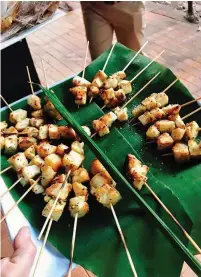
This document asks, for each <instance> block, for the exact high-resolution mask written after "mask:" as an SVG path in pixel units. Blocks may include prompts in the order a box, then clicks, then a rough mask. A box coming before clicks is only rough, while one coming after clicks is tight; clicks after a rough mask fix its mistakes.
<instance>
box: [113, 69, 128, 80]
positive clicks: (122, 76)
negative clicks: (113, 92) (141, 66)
mask: <svg viewBox="0 0 201 277" xmlns="http://www.w3.org/2000/svg"><path fill="white" fill-rule="evenodd" d="M111 77H114V78H116V79H117V81H118V82H120V81H121V80H123V79H125V78H126V73H125V72H124V71H117V72H116V73H114V74H112V75H111Z"/></svg>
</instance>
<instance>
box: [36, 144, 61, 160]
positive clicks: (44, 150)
mask: <svg viewBox="0 0 201 277" xmlns="http://www.w3.org/2000/svg"><path fill="white" fill-rule="evenodd" d="M36 150H37V153H38V155H39V156H40V157H42V158H45V157H47V156H48V155H50V154H53V153H56V151H57V147H56V146H54V145H51V144H49V143H48V142H42V143H40V144H39V145H37V147H36Z"/></svg>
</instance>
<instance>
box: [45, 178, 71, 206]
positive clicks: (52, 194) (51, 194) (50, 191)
mask: <svg viewBox="0 0 201 277" xmlns="http://www.w3.org/2000/svg"><path fill="white" fill-rule="evenodd" d="M54 179H55V178H54ZM54 179H53V181H52V184H51V185H50V186H49V187H48V188H46V190H45V198H44V200H45V202H48V201H49V200H50V199H51V198H52V199H56V197H57V196H58V194H59V192H60V190H61V187H62V185H63V184H64V182H65V185H64V187H63V188H62V190H61V194H60V196H59V198H58V199H59V201H63V202H66V201H67V198H68V196H69V193H70V192H71V190H72V185H71V184H70V183H67V182H66V180H65V179H66V176H65V175H64V174H62V178H60V179H58V180H55V181H54Z"/></svg>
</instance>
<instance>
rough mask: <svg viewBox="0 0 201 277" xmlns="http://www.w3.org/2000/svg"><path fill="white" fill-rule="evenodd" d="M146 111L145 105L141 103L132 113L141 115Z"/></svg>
mask: <svg viewBox="0 0 201 277" xmlns="http://www.w3.org/2000/svg"><path fill="white" fill-rule="evenodd" d="M145 112H146V108H145V106H143V105H141V104H140V105H138V106H137V107H135V108H134V109H133V110H132V115H133V116H134V117H139V116H140V115H141V114H143V113H145Z"/></svg>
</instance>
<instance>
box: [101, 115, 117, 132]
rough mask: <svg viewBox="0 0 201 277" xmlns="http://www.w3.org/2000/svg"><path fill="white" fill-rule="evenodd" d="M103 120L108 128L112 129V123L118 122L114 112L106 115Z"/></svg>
mask: <svg viewBox="0 0 201 277" xmlns="http://www.w3.org/2000/svg"><path fill="white" fill-rule="evenodd" d="M101 119H102V120H103V121H104V122H105V124H106V125H107V127H109V128H110V127H111V126H112V123H113V122H114V121H115V120H117V116H116V115H115V114H114V113H113V112H109V113H106V114H105V115H104V116H102V117H101Z"/></svg>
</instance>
